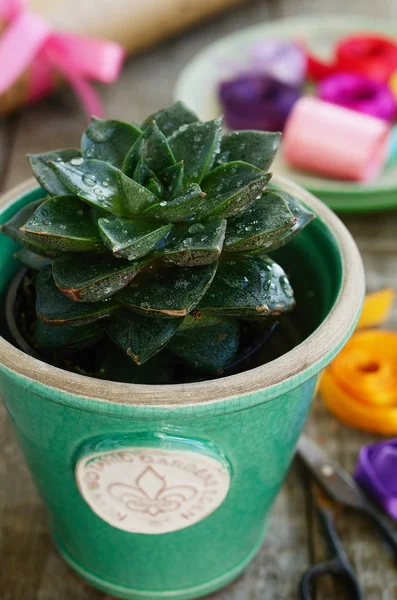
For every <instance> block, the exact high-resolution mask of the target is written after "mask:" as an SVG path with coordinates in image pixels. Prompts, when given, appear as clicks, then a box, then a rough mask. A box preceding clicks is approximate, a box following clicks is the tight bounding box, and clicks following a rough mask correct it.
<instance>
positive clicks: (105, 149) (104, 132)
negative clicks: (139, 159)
mask: <svg viewBox="0 0 397 600" xmlns="http://www.w3.org/2000/svg"><path fill="white" fill-rule="evenodd" d="M141 135H142V131H141V129H139V128H138V127H135V126H134V125H130V124H129V123H124V122H123V121H114V120H108V121H104V120H103V119H97V118H96V117H92V120H91V123H90V124H89V126H88V128H87V129H86V130H85V132H84V133H83V137H82V140H81V149H82V152H83V156H84V158H97V159H98V160H104V161H106V162H108V163H110V164H111V165H113V166H114V167H117V168H120V169H121V167H122V165H123V162H124V159H125V157H126V156H127V154H128V152H129V151H130V149H131V146H133V145H134V144H135V142H136V140H137V139H138V138H139V137H140V136H141Z"/></svg>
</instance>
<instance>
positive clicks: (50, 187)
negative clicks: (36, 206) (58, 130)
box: [28, 148, 81, 196]
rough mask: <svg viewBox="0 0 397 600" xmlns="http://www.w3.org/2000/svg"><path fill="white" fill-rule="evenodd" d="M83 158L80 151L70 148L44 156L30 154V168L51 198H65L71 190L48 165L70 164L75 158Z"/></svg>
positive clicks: (47, 153)
mask: <svg viewBox="0 0 397 600" xmlns="http://www.w3.org/2000/svg"><path fill="white" fill-rule="evenodd" d="M79 157H81V152H80V150H77V149H75V148H70V149H69V148H68V149H65V150H54V151H53V152H46V153H44V154H28V160H29V163H30V167H31V169H32V171H33V174H34V176H35V177H36V179H37V181H38V182H39V184H40V185H41V187H42V188H44V189H45V190H46V191H47V192H48V193H49V194H51V196H64V195H66V194H69V189H68V188H67V187H66V186H65V185H64V184H63V183H62V181H60V179H58V177H57V175H56V173H55V172H54V171H53V170H52V169H51V167H50V166H49V165H48V163H49V161H52V162H69V161H71V160H72V159H73V158H79Z"/></svg>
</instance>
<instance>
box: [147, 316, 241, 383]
mask: <svg viewBox="0 0 397 600" xmlns="http://www.w3.org/2000/svg"><path fill="white" fill-rule="evenodd" d="M153 320H154V319H153ZM239 341H240V326H239V323H238V322H237V321H236V320H235V319H229V318H225V317H218V316H215V315H201V316H200V317H199V318H195V317H192V316H191V315H188V316H187V317H185V319H184V321H183V323H182V325H181V326H180V327H179V329H178V331H177V332H176V333H175V335H174V336H173V338H172V339H171V341H170V343H169V345H168V348H169V349H170V350H172V352H174V353H175V354H177V355H178V356H179V357H180V358H182V360H183V361H184V362H185V363H186V364H187V365H188V366H189V367H191V368H193V369H197V370H199V371H204V372H206V373H211V374H214V375H221V374H222V372H223V371H224V369H225V368H226V367H227V366H228V365H229V364H230V363H231V361H232V360H233V358H234V356H235V355H236V352H237V350H238V347H239Z"/></svg>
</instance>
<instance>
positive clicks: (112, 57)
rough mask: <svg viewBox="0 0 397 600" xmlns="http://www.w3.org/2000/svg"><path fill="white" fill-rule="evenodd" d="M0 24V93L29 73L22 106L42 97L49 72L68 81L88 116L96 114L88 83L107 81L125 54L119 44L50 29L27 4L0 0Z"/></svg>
mask: <svg viewBox="0 0 397 600" xmlns="http://www.w3.org/2000/svg"><path fill="white" fill-rule="evenodd" d="M0 20H1V21H5V22H6V23H7V28H6V30H5V32H4V33H3V34H2V35H1V37H0V65H1V70H0V95H1V94H3V93H5V92H6V91H7V90H8V89H9V88H10V87H11V86H12V85H13V84H14V83H15V82H16V81H17V80H18V78H19V77H20V76H21V75H22V74H23V73H24V72H25V71H26V70H28V71H29V91H28V97H27V98H26V101H27V103H30V102H35V101H36V100H39V99H41V98H42V97H44V96H45V95H46V94H48V93H49V92H50V91H51V90H52V89H53V86H54V77H53V75H54V72H59V73H61V74H62V75H63V77H64V78H65V79H66V80H67V81H69V83H70V85H71V86H72V87H73V88H74V90H75V92H76V94H77V95H78V96H79V98H80V99H81V102H82V103H83V105H84V107H85V109H86V112H87V114H88V115H96V116H101V115H102V105H101V102H100V99H99V97H98V95H97V93H96V91H95V90H94V89H93V87H92V86H91V83H90V81H91V80H95V81H100V82H102V83H113V82H114V81H116V79H117V78H118V76H119V74H120V71H121V68H122V64H123V60H124V56H125V52H124V49H123V48H122V47H121V46H120V44H116V43H115V42H110V41H107V40H97V39H93V38H88V37H84V36H79V35H73V34H62V33H59V32H56V31H52V30H51V28H50V26H49V25H48V24H47V23H46V22H45V20H44V19H43V18H42V17H40V16H39V15H37V14H35V13H34V12H32V11H30V10H29V8H28V0H0Z"/></svg>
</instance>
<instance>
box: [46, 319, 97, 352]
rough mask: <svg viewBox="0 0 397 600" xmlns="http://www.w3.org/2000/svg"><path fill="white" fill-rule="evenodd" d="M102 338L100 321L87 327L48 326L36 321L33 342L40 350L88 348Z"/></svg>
mask: <svg viewBox="0 0 397 600" xmlns="http://www.w3.org/2000/svg"><path fill="white" fill-rule="evenodd" d="M102 336H103V325H102V324H101V323H100V321H96V322H94V323H89V324H88V325H87V324H86V325H81V326H80V327H76V326H75V325H48V324H47V323H44V322H43V321H41V319H37V321H36V327H35V335H34V337H35V341H36V343H37V345H38V346H39V347H40V348H69V349H72V348H73V349H79V350H82V349H84V348H88V347H89V346H91V345H92V344H95V343H96V342H98V341H99V340H100V339H101V337H102Z"/></svg>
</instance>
